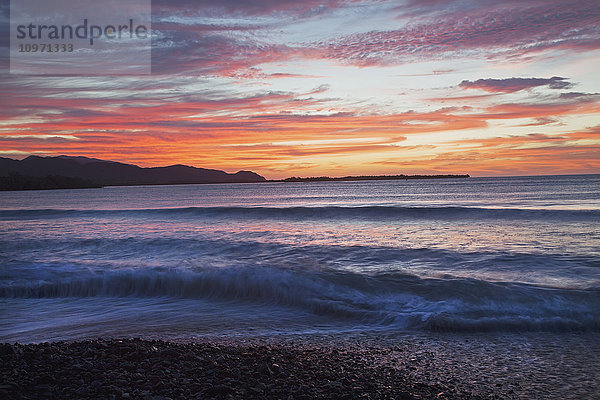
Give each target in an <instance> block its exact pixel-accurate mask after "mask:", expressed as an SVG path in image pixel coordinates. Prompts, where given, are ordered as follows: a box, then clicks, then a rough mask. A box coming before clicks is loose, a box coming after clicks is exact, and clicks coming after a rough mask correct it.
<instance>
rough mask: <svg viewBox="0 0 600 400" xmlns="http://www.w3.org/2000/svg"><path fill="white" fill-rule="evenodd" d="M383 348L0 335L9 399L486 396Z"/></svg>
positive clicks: (3, 389)
mask: <svg viewBox="0 0 600 400" xmlns="http://www.w3.org/2000/svg"><path fill="white" fill-rule="evenodd" d="M385 353H386V352H385V351H383V350H382V349H375V348H369V349H366V348H350V349H347V348H344V347H340V346H336V345H331V344H325V345H323V344H321V345H315V344H314V343H297V342H296V343H259V342H254V343H233V342H229V343H223V342H219V341H201V342H191V343H178V342H169V341H163V340H142V339H137V338H136V339H109V340H104V339H96V340H86V341H79V342H54V343H40V344H33V345H20V344H12V345H11V344H1V345H0V355H1V359H2V366H1V367H0V371H1V374H2V382H3V383H2V385H0V395H2V397H3V398H5V399H20V398H23V399H25V398H31V399H35V398H44V399H51V398H56V399H64V398H80V399H86V398H89V399H92V398H108V399H151V400H159V399H162V400H164V399H168V398H171V399H211V398H214V399H231V398H233V399H247V398H264V399H290V398H291V399H297V400H309V399H331V398H336V399H357V398H366V399H407V400H408V399H432V398H436V399H480V398H481V399H483V398H484V397H483V396H479V395H477V394H476V393H467V392H461V391H458V390H457V389H456V388H455V386H454V385H453V383H452V382H451V381H448V382H442V381H437V382H429V381H427V380H418V379H414V378H411V377H409V375H408V371H406V370H402V369H397V368H392V367H391V366H390V365H388V364H387V363H383V362H382V359H383V358H385V356H386V354H385Z"/></svg>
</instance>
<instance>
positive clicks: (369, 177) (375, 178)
mask: <svg viewBox="0 0 600 400" xmlns="http://www.w3.org/2000/svg"><path fill="white" fill-rule="evenodd" d="M456 178H470V175H469V174H459V175H456V174H450V175H404V174H401V175H358V176H344V177H339V178H335V177H333V178H332V177H329V176H315V177H308V178H300V177H297V176H293V177H290V178H285V179H281V180H278V181H270V182H332V181H334V182H336V181H390V180H407V179H456Z"/></svg>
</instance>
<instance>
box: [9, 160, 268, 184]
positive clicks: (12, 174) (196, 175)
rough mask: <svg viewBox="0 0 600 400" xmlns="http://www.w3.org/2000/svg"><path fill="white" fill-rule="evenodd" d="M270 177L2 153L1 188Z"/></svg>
mask: <svg viewBox="0 0 600 400" xmlns="http://www.w3.org/2000/svg"><path fill="white" fill-rule="evenodd" d="M266 181H267V180H266V179H265V178H264V177H262V176H260V175H258V174H256V173H254V172H252V171H238V172H236V173H233V174H229V173H227V172H224V171H220V170H216V169H206V168H196V167H190V166H187V165H180V164H179V165H170V166H168V167H154V168H142V167H138V166H137V165H133V164H124V163H119V162H114V161H105V160H99V159H96V158H88V157H81V156H79V157H72V156H57V157H40V156H29V157H27V158H25V159H23V160H20V161H19V160H13V159H11V158H4V157H0V190H25V189H73V188H90V187H102V186H134V185H178V184H194V183H247V182H266Z"/></svg>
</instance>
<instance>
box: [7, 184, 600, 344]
mask: <svg viewBox="0 0 600 400" xmlns="http://www.w3.org/2000/svg"><path fill="white" fill-rule="evenodd" d="M0 315H1V319H0V342H7V341H10V342H13V341H20V342H39V341H52V340H73V339H83V338H94V337H123V336H141V337H147V338H164V339H190V338H198V337H206V336H215V335H216V336H227V337H231V336H234V337H235V336H245V335H246V336H247V335H297V334H307V333H312V334H323V333H326V334H347V333H349V332H355V333H356V332H359V333H360V334H364V333H369V332H386V333H389V332H400V333H411V332H412V333H419V332H436V333H441V334H444V333H448V334H463V333H465V334H473V333H475V334H479V333H487V332H492V333H503V332H509V333H510V332H534V333H535V332H539V333H544V332H546V333H547V332H550V333H558V334H563V335H569V334H571V333H574V332H575V333H576V332H585V333H588V334H589V333H592V334H594V333H598V332H600V175H582V176H544V177H508V178H468V179H432V180H390V181H360V182H304V183H302V182H300V183H256V184H221V185H178V186H137V187H133V186H132V187H105V188H102V189H78V190H49V191H20V192H2V193H0Z"/></svg>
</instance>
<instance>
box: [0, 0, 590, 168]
mask: <svg viewBox="0 0 600 400" xmlns="http://www.w3.org/2000/svg"><path fill="white" fill-rule="evenodd" d="M3 11H4V12H3V18H4V19H6V18H8V15H7V9H6V8H3ZM152 11H153V13H152V14H153V20H152V29H153V38H154V39H153V40H154V44H153V46H154V47H153V55H152V62H153V73H152V74H151V75H139V76H133V75H129V76H112V77H102V76H97V77H85V76H33V75H10V74H8V73H6V72H3V73H2V74H1V75H0V80H1V81H0V90H1V91H2V96H0V103H1V105H2V107H1V109H0V113H1V114H0V143H1V144H0V156H2V157H11V158H23V157H26V156H27V155H49V156H57V155H71V156H86V157H92V158H100V159H104V160H111V161H119V162H124V163H131V164H136V165H139V166H143V167H153V166H166V165H172V164H185V165H191V166H195V167H202V168H214V169H221V170H225V171H227V172H236V171H238V170H251V171H254V172H256V173H258V174H261V175H263V176H265V177H266V178H268V179H280V178H285V177H289V176H322V175H328V176H346V175H389V174H454V173H456V174H460V173H468V174H470V175H471V176H502V175H551V174H576V173H600V80H598V79H597V75H598V72H597V68H598V67H597V66H598V65H600V26H599V25H598V23H597V21H598V20H600V3H598V2H597V1H590V0H588V1H580V2H577V3H576V4H572V3H569V2H566V1H557V0H549V1H531V2H518V1H515V0H503V1H500V2H499V1H487V0H484V1H453V0H431V1H425V2H423V1H417V0H407V1H375V0H372V1H370V0H365V1H351V0H348V1H341V0H330V1H312V0H308V1H304V2H301V3H299V2H296V1H292V0H280V1H275V0H269V1H262V2H255V3H246V2H238V1H236V0H220V1H215V0H206V1H202V2H197V1H191V0H177V1H167V0H164V1H154V2H153V10H152ZM0 45H1V46H6V45H7V44H6V39H5V40H4V41H3V42H2V43H0Z"/></svg>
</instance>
